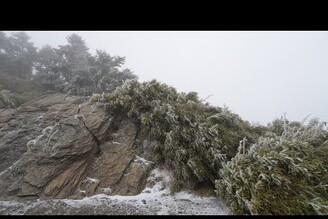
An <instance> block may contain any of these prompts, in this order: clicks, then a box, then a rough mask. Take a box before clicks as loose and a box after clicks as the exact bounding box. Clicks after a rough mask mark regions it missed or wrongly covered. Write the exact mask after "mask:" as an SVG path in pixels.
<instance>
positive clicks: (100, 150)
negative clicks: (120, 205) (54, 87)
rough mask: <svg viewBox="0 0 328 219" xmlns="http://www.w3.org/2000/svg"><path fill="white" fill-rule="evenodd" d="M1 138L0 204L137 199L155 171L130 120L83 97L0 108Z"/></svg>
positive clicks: (54, 98) (55, 97) (53, 97)
mask: <svg viewBox="0 0 328 219" xmlns="http://www.w3.org/2000/svg"><path fill="white" fill-rule="evenodd" d="M0 139H1V140H0V160H1V162H0V185H1V186H0V200H30V199H41V200H42V199H59V198H72V199H81V198H83V197H86V196H92V195H95V194H108V195H115V194H119V195H136V194H139V193H140V192H141V191H142V190H143V189H144V188H145V185H146V178H147V176H148V174H149V172H150V171H151V170H152V169H153V167H154V163H153V161H152V160H151V158H150V157H149V155H148V157H147V154H144V153H143V150H139V149H138V146H137V145H145V144H147V142H138V127H137V126H136V125H135V123H134V122H133V121H131V119H128V118H126V117H124V116H123V115H117V113H116V114H115V115H114V114H113V113H112V111H111V108H110V107H109V106H108V105H106V104H103V103H92V102H90V101H89V99H88V98H83V97H75V96H65V95H49V96H43V97H41V98H39V99H38V100H35V101H30V102H27V103H25V104H23V105H21V106H20V107H18V108H16V109H1V110H0Z"/></svg>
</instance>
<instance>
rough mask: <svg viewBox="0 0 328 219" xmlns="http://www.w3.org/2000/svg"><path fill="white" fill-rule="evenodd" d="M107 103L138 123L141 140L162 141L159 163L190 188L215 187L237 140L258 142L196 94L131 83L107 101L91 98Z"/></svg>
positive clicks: (226, 112)
mask: <svg viewBox="0 0 328 219" xmlns="http://www.w3.org/2000/svg"><path fill="white" fill-rule="evenodd" d="M103 99H106V100H107V101H108V102H109V104H110V105H111V106H112V107H113V108H114V109H115V110H116V112H117V113H125V114H126V115H128V116H129V117H131V118H134V119H135V121H138V124H139V126H140V128H141V132H139V133H142V134H143V139H147V140H149V141H156V142H158V143H157V144H156V145H155V146H154V147H155V148H153V149H154V151H155V152H156V153H155V154H154V155H155V156H156V157H157V158H158V159H157V162H162V163H163V164H164V165H166V166H169V167H170V168H171V169H172V170H173V172H174V174H175V177H176V178H177V180H183V181H184V182H186V184H189V186H194V185H195V184H197V183H199V182H205V181H209V182H213V183H214V180H215V179H217V178H218V177H219V172H218V171H217V169H218V168H221V167H222V166H221V163H222V162H225V161H226V159H230V158H231V157H233V156H234V155H235V154H236V153H237V148H238V145H239V141H240V140H242V139H243V138H244V137H245V136H247V137H248V138H249V139H250V142H252V140H251V139H255V137H254V136H253V133H252V130H251V127H250V125H249V124H248V123H246V122H244V121H243V120H242V119H241V118H240V117H239V116H238V115H236V114H233V113H231V112H230V111H229V110H228V109H227V108H220V107H213V106H210V105H209V104H208V103H205V102H204V101H202V100H200V99H199V98H198V96H197V93H195V92H190V93H183V92H181V93H180V92H177V91H176V89H175V88H173V87H170V86H167V85H166V84H162V83H160V82H157V81H156V80H152V81H149V82H143V83H139V82H138V81H136V80H131V81H129V82H127V83H125V84H124V85H123V86H122V87H119V88H117V89H116V90H115V92H114V93H110V94H106V95H105V97H104V95H94V96H93V97H92V100H94V101H102V100H103ZM155 156H154V157H155Z"/></svg>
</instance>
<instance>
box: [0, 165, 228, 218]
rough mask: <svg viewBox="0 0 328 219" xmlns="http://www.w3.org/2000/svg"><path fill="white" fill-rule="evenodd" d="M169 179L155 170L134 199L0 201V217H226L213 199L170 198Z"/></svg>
mask: <svg viewBox="0 0 328 219" xmlns="http://www.w3.org/2000/svg"><path fill="white" fill-rule="evenodd" d="M169 180H170V176H169V174H168V173H166V172H165V171H160V170H158V169H155V170H153V171H152V172H151V174H150V177H149V178H148V181H149V182H150V181H153V182H154V183H155V184H154V186H153V187H152V188H149V187H146V188H145V189H144V190H143V191H142V192H141V193H140V194H139V195H136V196H121V195H114V196H108V195H105V194H98V195H94V196H91V197H86V198H84V199H82V200H72V199H57V200H42V201H41V200H37V201H0V215H23V214H43V215H58V214H67V215H71V214H80V215H81V214H87V215H93V214H96V215H226V214H228V211H227V209H226V208H225V207H224V205H223V204H222V202H221V201H220V200H219V199H218V198H217V197H200V196H196V195H194V194H192V193H189V192H186V191H183V192H179V193H176V194H175V195H170V191H169V189H168V183H169Z"/></svg>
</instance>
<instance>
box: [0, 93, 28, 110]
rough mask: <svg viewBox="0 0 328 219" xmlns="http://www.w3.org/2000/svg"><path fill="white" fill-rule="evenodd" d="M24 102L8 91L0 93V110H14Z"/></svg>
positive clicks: (21, 98)
mask: <svg viewBox="0 0 328 219" xmlns="http://www.w3.org/2000/svg"><path fill="white" fill-rule="evenodd" d="M24 102H25V99H24V98H23V97H22V95H19V94H13V93H11V92H9V91H8V90H2V91H0V109H5V108H15V107H17V106H19V105H21V104H22V103H24Z"/></svg>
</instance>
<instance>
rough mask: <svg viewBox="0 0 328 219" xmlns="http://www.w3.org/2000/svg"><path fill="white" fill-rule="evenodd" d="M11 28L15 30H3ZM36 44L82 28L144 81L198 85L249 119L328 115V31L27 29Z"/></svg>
mask: <svg viewBox="0 0 328 219" xmlns="http://www.w3.org/2000/svg"><path fill="white" fill-rule="evenodd" d="M4 32H6V33H9V32H8V31H4ZM26 33H27V34H28V35H29V36H30V37H31V41H32V42H34V45H35V46H37V47H39V48H40V47H41V46H43V45H45V44H49V45H51V46H54V47H56V46H58V45H64V44H66V39H65V37H66V36H67V35H69V34H71V33H77V34H79V35H80V36H82V38H83V39H84V40H85V41H86V43H87V45H88V47H89V48H90V51H91V52H94V51H95V50H96V49H103V50H106V51H108V52H109V53H110V54H111V55H119V56H125V57H126V62H125V65H124V66H125V67H127V68H130V69H131V70H132V71H133V72H134V73H135V74H136V75H137V76H138V77H139V80H140V81H147V80H151V79H157V80H159V81H161V82H164V83H167V84H168V85H171V86H174V87H176V88H177V89H178V91H185V92H188V91H196V92H197V93H198V94H199V96H200V97H201V98H206V97H208V96H210V97H208V99H207V101H208V102H210V103H211V104H213V105H216V106H223V105H224V104H225V105H226V106H228V108H229V109H230V110H231V111H233V112H235V113H237V114H239V115H240V116H241V117H242V118H243V119H246V120H248V121H250V122H259V123H261V124H266V123H267V122H270V121H272V120H273V119H275V118H278V117H279V118H280V117H281V116H282V115H283V114H284V113H287V118H288V119H290V120H302V119H303V118H304V117H305V116H307V115H308V114H311V117H318V118H320V119H321V120H324V121H328V114H327V112H328V101H327V100H328V86H327V82H328V74H327V73H328V72H327V70H328V60H327V58H328V32H310V31H308V32H300V31H293V32H288V31H283V32H274V31H268V32H264V31H230V32H226V31H51V32H49V31H48V32H46V31H26Z"/></svg>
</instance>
